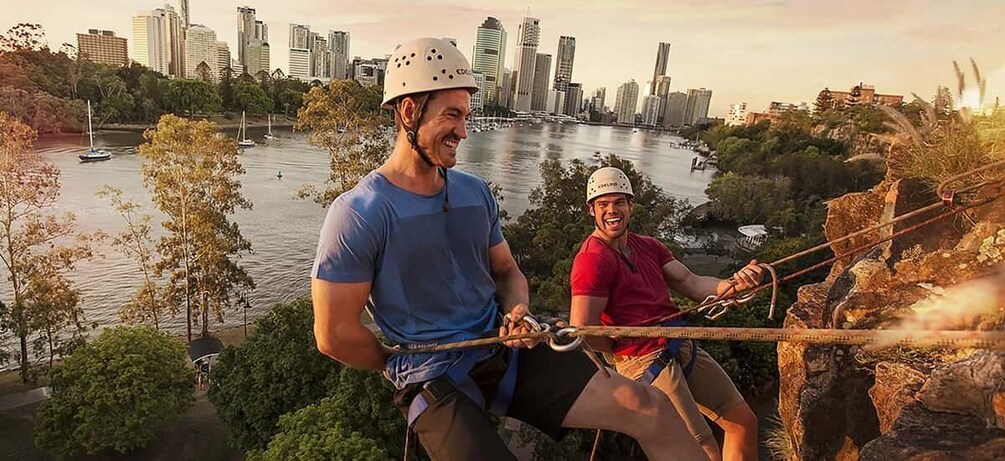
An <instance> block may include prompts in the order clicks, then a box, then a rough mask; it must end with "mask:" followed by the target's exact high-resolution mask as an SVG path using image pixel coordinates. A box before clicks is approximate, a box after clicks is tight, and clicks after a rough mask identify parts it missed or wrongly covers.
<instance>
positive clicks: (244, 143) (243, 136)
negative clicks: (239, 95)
mask: <svg viewBox="0 0 1005 461" xmlns="http://www.w3.org/2000/svg"><path fill="white" fill-rule="evenodd" d="M237 145H238V146H240V147H255V141H252V140H250V139H248V126H247V120H246V119H245V118H244V112H243V111H242V112H241V127H240V128H238V129H237Z"/></svg>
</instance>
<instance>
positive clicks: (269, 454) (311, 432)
mask: <svg viewBox="0 0 1005 461" xmlns="http://www.w3.org/2000/svg"><path fill="white" fill-rule="evenodd" d="M337 406H338V404H337V402H336V398H335V397H329V398H326V399H324V400H321V402H320V403H316V404H313V405H309V406H307V407H305V408H302V409H300V410H298V411H297V412H296V413H290V414H286V415H283V416H282V417H281V418H280V419H279V432H278V433H277V434H276V436H275V437H273V438H272V441H271V442H269V446H268V449H266V450H265V451H264V452H257V451H253V452H251V453H249V454H248V459H249V460H250V461H283V460H288V459H330V460H336V461H355V460H366V461H382V460H387V459H396V457H394V456H390V455H389V454H388V452H387V450H385V449H383V448H381V444H379V443H377V442H376V441H374V440H373V439H371V438H368V437H366V436H364V435H363V434H361V433H360V432H359V431H358V430H356V427H355V425H354V424H353V423H352V422H351V421H347V419H349V418H347V417H346V416H348V415H346V414H344V413H342V411H341V410H340V409H339V408H337ZM398 419H401V416H400V415H399V416H398ZM402 440H404V439H402ZM400 444H401V441H398V443H397V444H396V445H400ZM393 446H394V445H385V447H386V448H391V447H393ZM399 457H400V456H399Z"/></svg>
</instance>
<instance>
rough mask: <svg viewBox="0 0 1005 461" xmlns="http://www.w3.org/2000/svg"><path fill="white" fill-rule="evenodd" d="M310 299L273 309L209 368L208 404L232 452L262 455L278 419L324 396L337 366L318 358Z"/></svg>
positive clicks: (336, 374)
mask: <svg viewBox="0 0 1005 461" xmlns="http://www.w3.org/2000/svg"><path fill="white" fill-rule="evenodd" d="M313 326H314V313H313V311H312V306H311V301H310V299H299V300H297V301H294V302H291V303H288V304H277V305H275V306H273V307H272V309H270V310H269V313H268V316H266V317H264V318H261V319H259V320H258V321H257V322H256V328H255V333H254V335H252V336H251V338H249V339H248V341H247V342H246V343H245V344H244V346H242V347H240V348H234V347H227V348H225V349H224V350H223V352H222V353H221V354H220V360H219V361H218V362H217V364H216V366H215V367H213V374H212V378H213V380H212V385H211V386H210V388H209V400H210V402H212V403H213V405H214V406H215V407H216V411H217V414H218V415H219V416H220V419H221V420H222V421H223V422H224V424H226V425H227V428H228V429H229V432H230V435H231V443H233V444H234V446H236V447H238V448H240V449H242V450H244V451H250V450H255V449H264V448H265V447H266V445H267V444H268V442H269V440H270V439H271V438H272V436H273V434H275V433H276V432H277V430H278V429H277V426H276V424H277V423H278V422H279V417H280V416H281V415H283V414H286V413H291V412H294V411H296V410H299V409H301V408H303V407H306V406H307V405H310V404H313V403H316V402H318V401H319V400H321V399H322V398H324V397H325V396H327V395H329V392H330V390H331V389H333V388H335V387H336V385H338V383H339V372H340V369H341V366H340V365H339V363H338V362H336V361H334V360H331V359H329V358H328V357H325V356H323V355H321V353H320V352H318V349H317V345H316V343H315V340H314V333H313V331H314V330H313Z"/></svg>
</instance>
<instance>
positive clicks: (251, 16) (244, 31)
mask: <svg viewBox="0 0 1005 461" xmlns="http://www.w3.org/2000/svg"><path fill="white" fill-rule="evenodd" d="M254 38H255V9H254V8H250V7H247V6H240V7H238V8H237V62H238V63H240V64H241V65H242V66H243V65H244V63H245V62H247V60H248V58H247V54H248V44H249V43H251V40H252V39H254Z"/></svg>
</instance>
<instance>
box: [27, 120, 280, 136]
mask: <svg viewBox="0 0 1005 461" xmlns="http://www.w3.org/2000/svg"><path fill="white" fill-rule="evenodd" d="M179 117H181V118H184V119H188V120H195V121H209V122H213V123H215V124H216V125H217V126H218V127H219V128H221V129H223V130H229V129H237V128H239V127H240V125H241V117H240V115H235V116H233V117H231V118H229V119H228V118H227V117H226V116H225V115H223V114H213V115H195V116H192V117H191V118H189V117H185V116H181V115H179ZM246 122H247V126H248V128H266V127H268V124H269V121H268V118H266V117H248V118H247V121H246ZM294 125H296V117H293V118H288V117H286V116H284V115H282V114H280V115H278V116H275V115H274V118H273V119H272V127H273V128H283V129H290V130H292V129H293V126H294ZM156 126H157V124H156V123H106V124H104V125H101V126H99V127H97V128H96V129H95V130H94V133H95V134H101V133H122V132H125V133H143V132H144V131H146V130H148V129H150V128H155V127H156ZM84 133H86V131H61V132H59V133H39V135H38V139H50V138H61V137H71V136H80V135H82V134H84Z"/></svg>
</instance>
